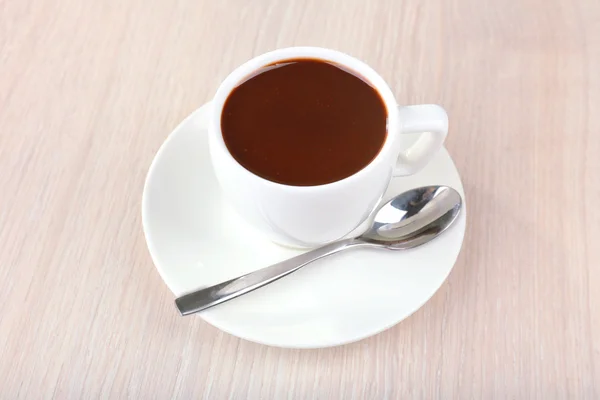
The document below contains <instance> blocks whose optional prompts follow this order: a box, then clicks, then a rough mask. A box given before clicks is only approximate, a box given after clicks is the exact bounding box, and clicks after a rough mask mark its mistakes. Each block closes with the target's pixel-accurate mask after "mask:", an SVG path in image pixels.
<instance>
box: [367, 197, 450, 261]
mask: <svg viewBox="0 0 600 400" xmlns="http://www.w3.org/2000/svg"><path fill="white" fill-rule="evenodd" d="M461 207H462V199H461V197H460V194H459V193H458V192H457V191H456V190H454V189H452V188H450V187H448V186H425V187H421V188H417V189H413V190H409V191H407V192H404V193H402V194H400V195H398V196H396V197H394V198H392V199H391V200H390V201H388V202H387V203H385V204H384V205H383V206H381V207H380V208H379V210H378V211H377V213H376V214H375V216H374V217H373V221H372V223H371V227H370V228H369V229H368V230H367V231H366V232H365V233H363V234H362V235H361V236H360V237H358V238H357V239H356V240H361V241H364V242H365V243H369V244H372V245H379V246H382V247H386V248H388V249H391V250H405V249H409V248H413V247H416V246H419V245H422V244H425V243H427V242H429V241H430V240H432V239H433V238H435V237H436V236H438V235H439V234H441V233H442V232H444V231H445V230H446V229H447V228H448V227H449V226H450V225H452V223H453V222H454V221H455V220H456V218H457V217H458V214H459V212H460V209H461Z"/></svg>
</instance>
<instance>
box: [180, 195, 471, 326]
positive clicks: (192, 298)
mask: <svg viewBox="0 0 600 400" xmlns="http://www.w3.org/2000/svg"><path fill="white" fill-rule="evenodd" d="M461 207H462V199H461V197H460V195H459V194H458V192H457V191H456V190H454V189H452V188H450V187H448V186H425V187H421V188H416V189H412V190H409V191H407V192H404V193H402V194H400V195H398V196H396V197H394V198H392V199H391V200H390V201H388V202H387V203H385V204H384V205H383V206H381V207H380V208H379V209H378V210H377V212H376V213H375V214H374V217H373V219H372V220H371V226H370V228H369V229H367V231H366V232H365V233H363V234H362V235H361V236H359V237H357V238H351V239H344V240H340V241H337V242H333V243H330V244H327V245H325V246H323V247H319V248H317V249H314V250H310V251H308V252H306V253H304V254H300V255H298V256H296V257H293V258H290V259H288V260H285V261H282V262H279V263H277V264H273V265H271V266H270V267H266V268H263V269H260V270H258V271H254V272H251V273H249V274H246V275H242V276H240V277H238V278H234V279H230V280H228V281H226V282H222V283H219V284H217V285H214V286H210V287H207V288H204V289H200V290H197V291H195V292H192V293H188V294H186V295H184V296H181V297H179V298H177V299H176V300H175V305H176V306H177V309H178V310H179V312H180V313H181V315H189V314H193V313H196V312H199V311H202V310H205V309H207V308H209V307H213V306H216V305H217V304H220V303H223V302H226V301H228V300H231V299H234V298H236V297H239V296H241V295H243V294H246V293H249V292H251V291H253V290H255V289H258V288H259V287H262V286H265V285H267V284H269V283H271V282H274V281H276V280H277V279H280V278H283V277H284V276H286V275H289V274H291V273H292V272H294V271H297V270H299V269H300V268H302V267H304V266H305V265H307V264H309V263H311V262H313V261H315V260H318V259H320V258H323V257H327V256H330V255H332V254H335V253H338V252H340V251H342V250H348V249H351V248H354V247H364V246H368V247H379V248H386V249H390V250H404V249H410V248H413V247H416V246H420V245H422V244H424V243H427V242H429V241H430V240H432V239H434V238H435V237H437V236H438V235H440V234H441V233H442V232H444V231H445V230H446V229H448V227H450V225H452V224H453V223H454V221H455V220H456V217H457V216H458V214H459V213H460V209H461Z"/></svg>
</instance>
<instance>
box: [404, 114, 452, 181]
mask: <svg viewBox="0 0 600 400" xmlns="http://www.w3.org/2000/svg"><path fill="white" fill-rule="evenodd" d="M398 114H399V117H400V123H401V124H402V125H401V126H402V127H401V128H400V132H399V133H400V134H401V135H403V134H406V133H421V135H420V137H419V139H418V140H417V142H416V143H415V144H413V145H412V146H411V147H409V148H408V149H406V150H403V151H402V152H400V154H399V155H398V160H397V162H396V167H395V168H394V176H405V175H412V174H414V173H415V172H417V171H419V170H420V169H421V168H423V167H424V166H425V165H426V164H427V163H428V162H429V161H431V159H432V158H433V156H434V155H435V154H436V153H437V151H438V150H439V149H440V148H441V147H442V145H443V144H444V139H446V135H448V114H446V111H445V110H444V109H443V108H442V107H440V106H438V105H436V104H422V105H417V106H399V107H398Z"/></svg>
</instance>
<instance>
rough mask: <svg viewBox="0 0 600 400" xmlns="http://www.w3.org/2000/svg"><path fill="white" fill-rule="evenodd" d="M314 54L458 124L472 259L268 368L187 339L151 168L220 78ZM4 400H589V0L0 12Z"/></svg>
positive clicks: (189, 324) (70, 4)
mask: <svg viewBox="0 0 600 400" xmlns="http://www.w3.org/2000/svg"><path fill="white" fill-rule="evenodd" d="M300 44H304V45H319V46H325V47H331V48H335V49H339V50H342V51H345V52H347V53H350V54H352V55H354V56H356V57H358V58H361V59H363V60H365V61H366V62H367V63H369V64H371V65H372V66H373V67H374V68H375V69H377V70H378V71H380V73H381V74H382V75H383V76H384V78H386V79H387V80H388V82H389V83H390V86H391V87H392V88H393V89H394V90H395V93H396V95H397V96H398V99H399V100H400V101H401V102H402V103H405V104H411V103H423V102H432V103H439V104H442V105H443V106H444V107H446V109H447V110H448V112H449V114H450V121H451V131H450V135H449V137H448V141H447V147H448V149H449V151H450V153H451V154H452V156H453V158H454V160H455V162H456V164H457V166H458V168H459V170H460V171H461V174H462V177H463V181H464V184H465V188H466V192H467V196H468V201H469V220H468V227H467V234H466V239H465V243H464V247H463V250H462V253H461V255H460V257H459V260H458V262H457V264H456V267H455V268H454V270H453V272H452V274H451V276H450V277H449V279H448V281H447V282H446V283H445V284H444V285H443V287H442V288H441V289H440V290H439V292H438V293H437V294H436V295H435V296H434V297H433V298H432V299H431V300H430V301H429V302H428V303H427V304H426V305H425V306H424V307H423V308H422V309H421V310H419V311H418V312H417V313H416V314H414V315H413V316H411V317H410V318H409V319H407V320H405V321H404V322H402V323H400V324H399V325H397V326H396V327H394V328H392V329H390V330H388V331H386V332H384V333H382V334H380V335H377V336H375V337H372V338H369V339H366V340H363V341H361V342H358V343H355V344H351V345H347V346H343V347H338V348H331V349H323V350H314V351H298V350H286V349H279V348H269V347H265V346H261V345H258V344H254V343H250V342H246V341H243V340H240V339H237V338H235V337H232V336H230V335H228V334H225V333H222V332H220V331H218V330H216V329H215V328H213V327H212V326H210V325H208V324H206V323H204V322H203V321H202V319H200V318H181V317H179V316H178V315H177V314H176V313H175V312H174V309H173V303H172V300H173V297H172V294H171V293H170V292H169V290H168V289H167V287H166V286H165V285H164V284H163V282H162V281H161V279H160V277H159V275H158V273H157V272H156V270H155V268H154V266H153V265H152V262H151V260H150V257H149V255H148V251H147V249H146V245H145V242H144V238H143V235H142V230H141V217H140V198H141V192H142V185H143V182H144V177H145V175H146V171H147V169H148V166H149V164H150V162H151V160H152V158H153V156H154V154H155V152H156V150H157V149H158V148H159V146H160V145H161V143H162V142H163V140H164V139H165V137H166V136H167V134H168V133H169V132H170V130H171V129H172V128H173V127H174V126H175V125H176V124H177V123H178V122H179V121H180V120H181V119H182V118H184V117H185V116H186V115H188V114H189V113H190V112H191V111H192V110H194V109H195V108H197V107H198V106H200V105H201V104H203V103H204V102H206V101H207V100H209V99H210V98H211V96H212V95H213V94H214V92H215V89H216V88H217V85H218V84H219V82H220V80H222V79H223V78H224V77H225V76H226V75H227V74H228V72H229V71H231V70H232V69H233V68H234V67H235V66H237V65H239V64H240V63H242V62H243V61H245V60H247V59H249V58H251V57H252V56H254V55H257V54H260V53H262V52H265V51H267V50H271V49H275V48H278V47H285V46H290V45H300ZM0 188H1V190H2V192H1V196H0V398H3V399H4V398H6V399H17V398H23V399H37V398H57V399H84V398H86V399H87V398H89V399H95V398H115V399H116V398H133V399H152V398H156V399H168V398H181V399H191V398H207V399H225V398H230V399H236V400H237V399H245V398H248V399H269V398H274V399H282V398H293V399H316V398H320V399H335V398H340V399H360V400H362V399H383V398H386V399H409V398H415V399H419V398H422V399H432V398H440V399H451V398H460V399H470V398H473V399H493V398H498V399H507V398H514V399H530V398H539V399H554V398H556V399H567V398H568V399H598V398H600V3H598V1H596V0H547V1H543V0H506V1H490V0H483V1H482V0H447V1H442V0H437V1H436V0H422V1H409V0H382V1H375V0H370V1H363V0H332V1H320V0H319V1H317V0H306V1H304V0H260V1H252V2H251V1H242V0H226V1H208V0H196V1H193V0H178V1H164V0H128V1H120V0H103V1H92V0H61V1H58V0H0Z"/></svg>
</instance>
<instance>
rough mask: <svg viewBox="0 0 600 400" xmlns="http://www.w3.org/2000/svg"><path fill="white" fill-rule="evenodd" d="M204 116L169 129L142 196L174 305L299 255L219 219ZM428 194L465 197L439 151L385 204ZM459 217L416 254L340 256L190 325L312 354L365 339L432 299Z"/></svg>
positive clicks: (458, 232) (456, 239) (460, 230)
mask: <svg viewBox="0 0 600 400" xmlns="http://www.w3.org/2000/svg"><path fill="white" fill-rule="evenodd" d="M209 108H210V103H209V104H205V105H204V106H203V107H201V108H199V109H198V110H197V111H195V112H194V113H193V114H192V115H190V116H189V117H188V118H186V119H185V120H184V121H183V122H182V123H181V124H179V126H178V127H177V128H175V130H174V131H173V132H172V133H171V135H170V136H169V138H168V139H167V140H166V141H165V143H164V144H163V145H162V147H161V148H160V150H159V151H158V153H157V155H156V158H155V159H154V161H153V163H152V165H151V167H150V170H149V172H148V177H147V178H146V185H145V187H144V194H143V200H142V221H143V224H144V233H145V235H146V241H147V243H148V249H149V250H150V254H151V256H152V259H153V261H154V264H155V265H156V268H157V269H158V271H159V273H160V275H161V277H162V278H163V280H164V281H165V283H166V284H167V286H168V287H169V288H170V289H171V291H172V292H173V293H174V294H175V296H178V295H181V294H183V293H186V292H189V291H191V290H193V289H196V288H200V287H203V286H207V285H212V284H215V283H218V282H220V281H223V280H226V279H229V278H233V277H235V276H238V275H241V274H244V273H247V272H250V271H253V270H256V269H259V268H262V267H265V266H268V265H270V264H272V263H275V262H277V261H280V260H283V259H285V258H288V257H292V256H294V255H296V254H298V253H299V250H294V249H288V248H284V247H280V246H278V245H276V244H273V243H271V242H270V241H268V240H267V239H266V238H264V237H263V236H262V235H261V234H260V233H259V232H256V231H255V230H254V229H253V228H252V227H250V226H248V225H246V224H245V223H244V222H243V221H241V220H238V219H235V218H234V217H232V216H231V215H232V213H231V211H228V212H226V211H225V210H229V206H228V205H227V203H224V201H223V199H222V198H221V193H220V191H219V187H218V184H217V181H216V178H215V176H214V173H213V170H212V166H211V163H210V159H209V155H208V146H207V145H208V143H207V134H206V124H207V116H208V111H209ZM431 184H444V185H449V186H452V187H454V188H456V189H457V190H458V191H459V192H460V193H461V194H462V195H463V197H464V193H463V187H462V184H461V181H460V176H459V175H458V171H457V170H456V168H455V166H454V164H453V163H452V160H451V159H450V156H449V155H448V153H447V152H446V150H445V149H442V151H440V152H439V154H438V155H437V156H436V158H435V159H434V160H433V161H432V162H431V163H430V164H429V165H428V166H427V167H426V168H425V169H424V170H423V171H421V172H419V173H418V174H416V175H413V176H410V177H405V178H398V179H394V180H393V181H392V184H391V186H390V189H389V190H388V193H387V194H386V196H385V198H384V200H387V199H389V198H390V197H392V196H393V195H395V194H398V193H400V192H403V191H405V190H407V189H409V188H412V187H417V186H424V185H431ZM234 215H235V214H234ZM465 217H466V207H465V206H464V205H463V210H462V212H461V215H460V216H459V219H458V221H457V222H456V224H455V225H454V226H453V227H451V228H450V229H449V230H448V231H447V232H445V233H444V234H443V235H442V236H440V237H439V238H437V239H436V240H434V241H433V242H431V243H429V244H426V245H424V246H421V247H419V248H416V249H413V250H408V251H402V252H392V251H385V250H373V249H371V250H370V249H356V250H352V251H348V252H346V253H341V254H338V255H335V256H332V257H330V258H327V259H323V260H320V261H317V262H315V263H313V264H311V265H309V266H307V267H305V268H303V269H301V270H300V271H298V272H296V273H294V274H292V275H290V276H289V277H286V278H284V279H281V280H279V281H277V282H274V283H272V284H271V285H269V286H267V287H264V288H262V289H259V290H256V291H255V292H252V293H250V294H247V295H245V296H242V297H240V298H237V299H235V300H232V301H230V302H228V303H224V304H222V305H219V306H217V307H214V308H211V309H209V310H206V311H204V312H202V313H200V314H199V315H200V316H201V317H202V318H204V319H205V320H206V321H207V322H209V323H210V324H212V325H214V326H215V327H217V328H219V329H221V330H223V331H225V332H228V333H230V334H232V335H235V336H239V337H241V338H244V339H247V340H251V341H253V342H258V343H263V344H267V345H272V346H280V347H293V348H317V347H328V346H336V345H341V344H345V343H349V342H353V341H356V340H360V339H363V338H366V337H368V336H371V335H374V334H376V333H379V332H381V331H383V330H385V329H387V328H389V327H391V326H393V325H395V324H397V323H398V322H400V321H402V320H403V319H404V318H406V317H408V316H409V315H410V314H412V313H413V312H415V311H416V310H418V309H419V307H421V306H422V305H423V304H424V303H425V302H426V301H427V300H428V299H429V298H430V297H431V296H432V295H433V294H434V293H435V292H436V290H438V288H439V287H440V286H441V285H442V283H443V282H444V280H445V279H446V277H447V276H448V274H449V273H450V271H451V270H452V267H453V265H454V262H455V261H456V258H457V256H458V253H459V251H460V247H461V244H462V241H463V236H464V232H465ZM173 312H177V311H176V309H175V306H174V305H173ZM186 318H189V317H186ZM192 318H193V317H192Z"/></svg>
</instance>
